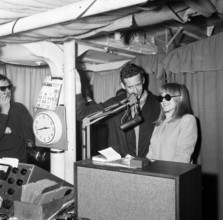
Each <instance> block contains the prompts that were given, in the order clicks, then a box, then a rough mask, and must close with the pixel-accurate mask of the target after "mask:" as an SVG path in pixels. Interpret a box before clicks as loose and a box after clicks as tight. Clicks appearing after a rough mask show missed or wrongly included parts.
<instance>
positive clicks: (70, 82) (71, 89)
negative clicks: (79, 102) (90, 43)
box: [64, 40, 76, 184]
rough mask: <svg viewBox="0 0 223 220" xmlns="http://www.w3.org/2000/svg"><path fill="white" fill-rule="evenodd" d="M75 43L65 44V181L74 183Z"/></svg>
mask: <svg viewBox="0 0 223 220" xmlns="http://www.w3.org/2000/svg"><path fill="white" fill-rule="evenodd" d="M75 48H76V43H75V41H74V40H73V41H69V42H64V94H65V96H64V103H65V107H66V121H67V141H68V150H67V151H65V160H64V163H65V171H64V172H65V180H66V181H67V182H69V183H72V184H73V182H74V171H73V163H74V162H75V161H76V97H75V90H76V89H75V74H74V73H75V72H74V71H75V51H76V49H75Z"/></svg>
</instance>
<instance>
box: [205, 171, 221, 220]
mask: <svg viewBox="0 0 223 220" xmlns="http://www.w3.org/2000/svg"><path fill="white" fill-rule="evenodd" d="M218 194H219V193H218V178H217V175H214V174H203V175H202V220H210V219H211V220H220V219H218V205H219V204H218Z"/></svg>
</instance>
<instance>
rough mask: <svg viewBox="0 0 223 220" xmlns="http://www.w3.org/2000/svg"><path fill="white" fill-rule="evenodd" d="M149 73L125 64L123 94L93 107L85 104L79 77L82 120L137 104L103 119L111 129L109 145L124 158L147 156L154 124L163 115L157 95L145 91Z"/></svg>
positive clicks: (121, 77) (94, 104)
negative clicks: (107, 110)
mask: <svg viewBox="0 0 223 220" xmlns="http://www.w3.org/2000/svg"><path fill="white" fill-rule="evenodd" d="M145 74H146V73H145V71H144V69H142V68H141V67H140V66H137V65H135V64H132V63H127V64H125V65H124V66H123V67H122V69H121V71H120V80H121V86H122V88H123V90H122V92H121V93H118V94H117V96H115V97H112V98H110V99H108V100H107V101H106V102H104V103H95V102H94V101H92V103H91V104H90V105H89V106H86V105H85V103H84V102H83V101H82V100H83V97H82V96H81V83H80V79H79V74H78V73H77V76H76V89H77V88H78V89H77V91H76V93H77V94H79V95H77V96H76V101H77V107H76V110H77V119H78V120H82V119H83V118H84V117H86V116H87V115H89V114H91V113H94V112H97V111H104V110H105V109H106V108H108V107H111V106H112V105H113V104H114V105H116V104H117V103H122V101H123V100H127V102H130V103H134V104H130V105H129V106H127V107H126V108H123V109H122V110H121V111H119V112H116V113H115V114H113V115H110V116H109V117H107V118H106V119H104V120H103V122H104V123H106V125H107V127H108V141H107V143H106V144H107V146H111V147H113V148H114V150H115V151H117V152H118V153H119V154H120V155H121V156H122V157H125V156H126V155H127V154H130V155H131V156H138V157H144V158H145V157H146V155H147V153H148V145H149V143H150V138H151V135H152V132H153V129H154V126H155V124H154V123H153V122H154V121H155V120H156V119H157V117H158V115H159V112H160V104H159V102H158V100H157V99H156V96H155V95H153V94H152V93H151V92H150V91H148V90H147V89H146V88H145ZM78 79H79V80H78ZM77 82H78V84H77ZM104 147H105V146H104Z"/></svg>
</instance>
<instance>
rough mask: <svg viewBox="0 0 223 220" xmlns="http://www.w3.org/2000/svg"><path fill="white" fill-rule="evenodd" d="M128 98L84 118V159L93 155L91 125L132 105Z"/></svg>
mask: <svg viewBox="0 0 223 220" xmlns="http://www.w3.org/2000/svg"><path fill="white" fill-rule="evenodd" d="M126 100H127V99H124V100H122V101H121V102H119V103H117V104H114V105H111V106H109V107H107V108H105V109H104V110H103V111H98V112H96V113H93V114H90V115H88V116H87V117H85V118H84V119H83V120H82V159H84V160H85V159H87V158H90V157H91V142H90V125H92V124H94V123H96V122H97V121H100V120H102V119H103V118H106V117H107V116H109V115H112V114H114V113H117V112H118V111H120V110H122V109H123V108H125V107H126V106H128V105H130V104H131V102H127V103H125V102H126ZM132 104H134V103H132Z"/></svg>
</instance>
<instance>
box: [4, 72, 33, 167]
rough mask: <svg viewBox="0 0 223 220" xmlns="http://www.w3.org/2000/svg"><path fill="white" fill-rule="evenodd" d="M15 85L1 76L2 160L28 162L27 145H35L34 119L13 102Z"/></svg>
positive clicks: (19, 104) (23, 107)
mask: <svg viewBox="0 0 223 220" xmlns="http://www.w3.org/2000/svg"><path fill="white" fill-rule="evenodd" d="M12 92H13V85H12V83H11V81H10V80H9V79H8V78H7V77H6V76H4V75H1V74H0V158H3V157H11V158H17V159H18V160H19V162H20V163H26V162H27V150H26V147H27V144H29V145H33V143H34V135H33V131H32V117H31V115H30V114H29V112H28V110H27V109H26V107H25V106H24V105H23V104H21V103H18V102H14V101H13V100H12Z"/></svg>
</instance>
